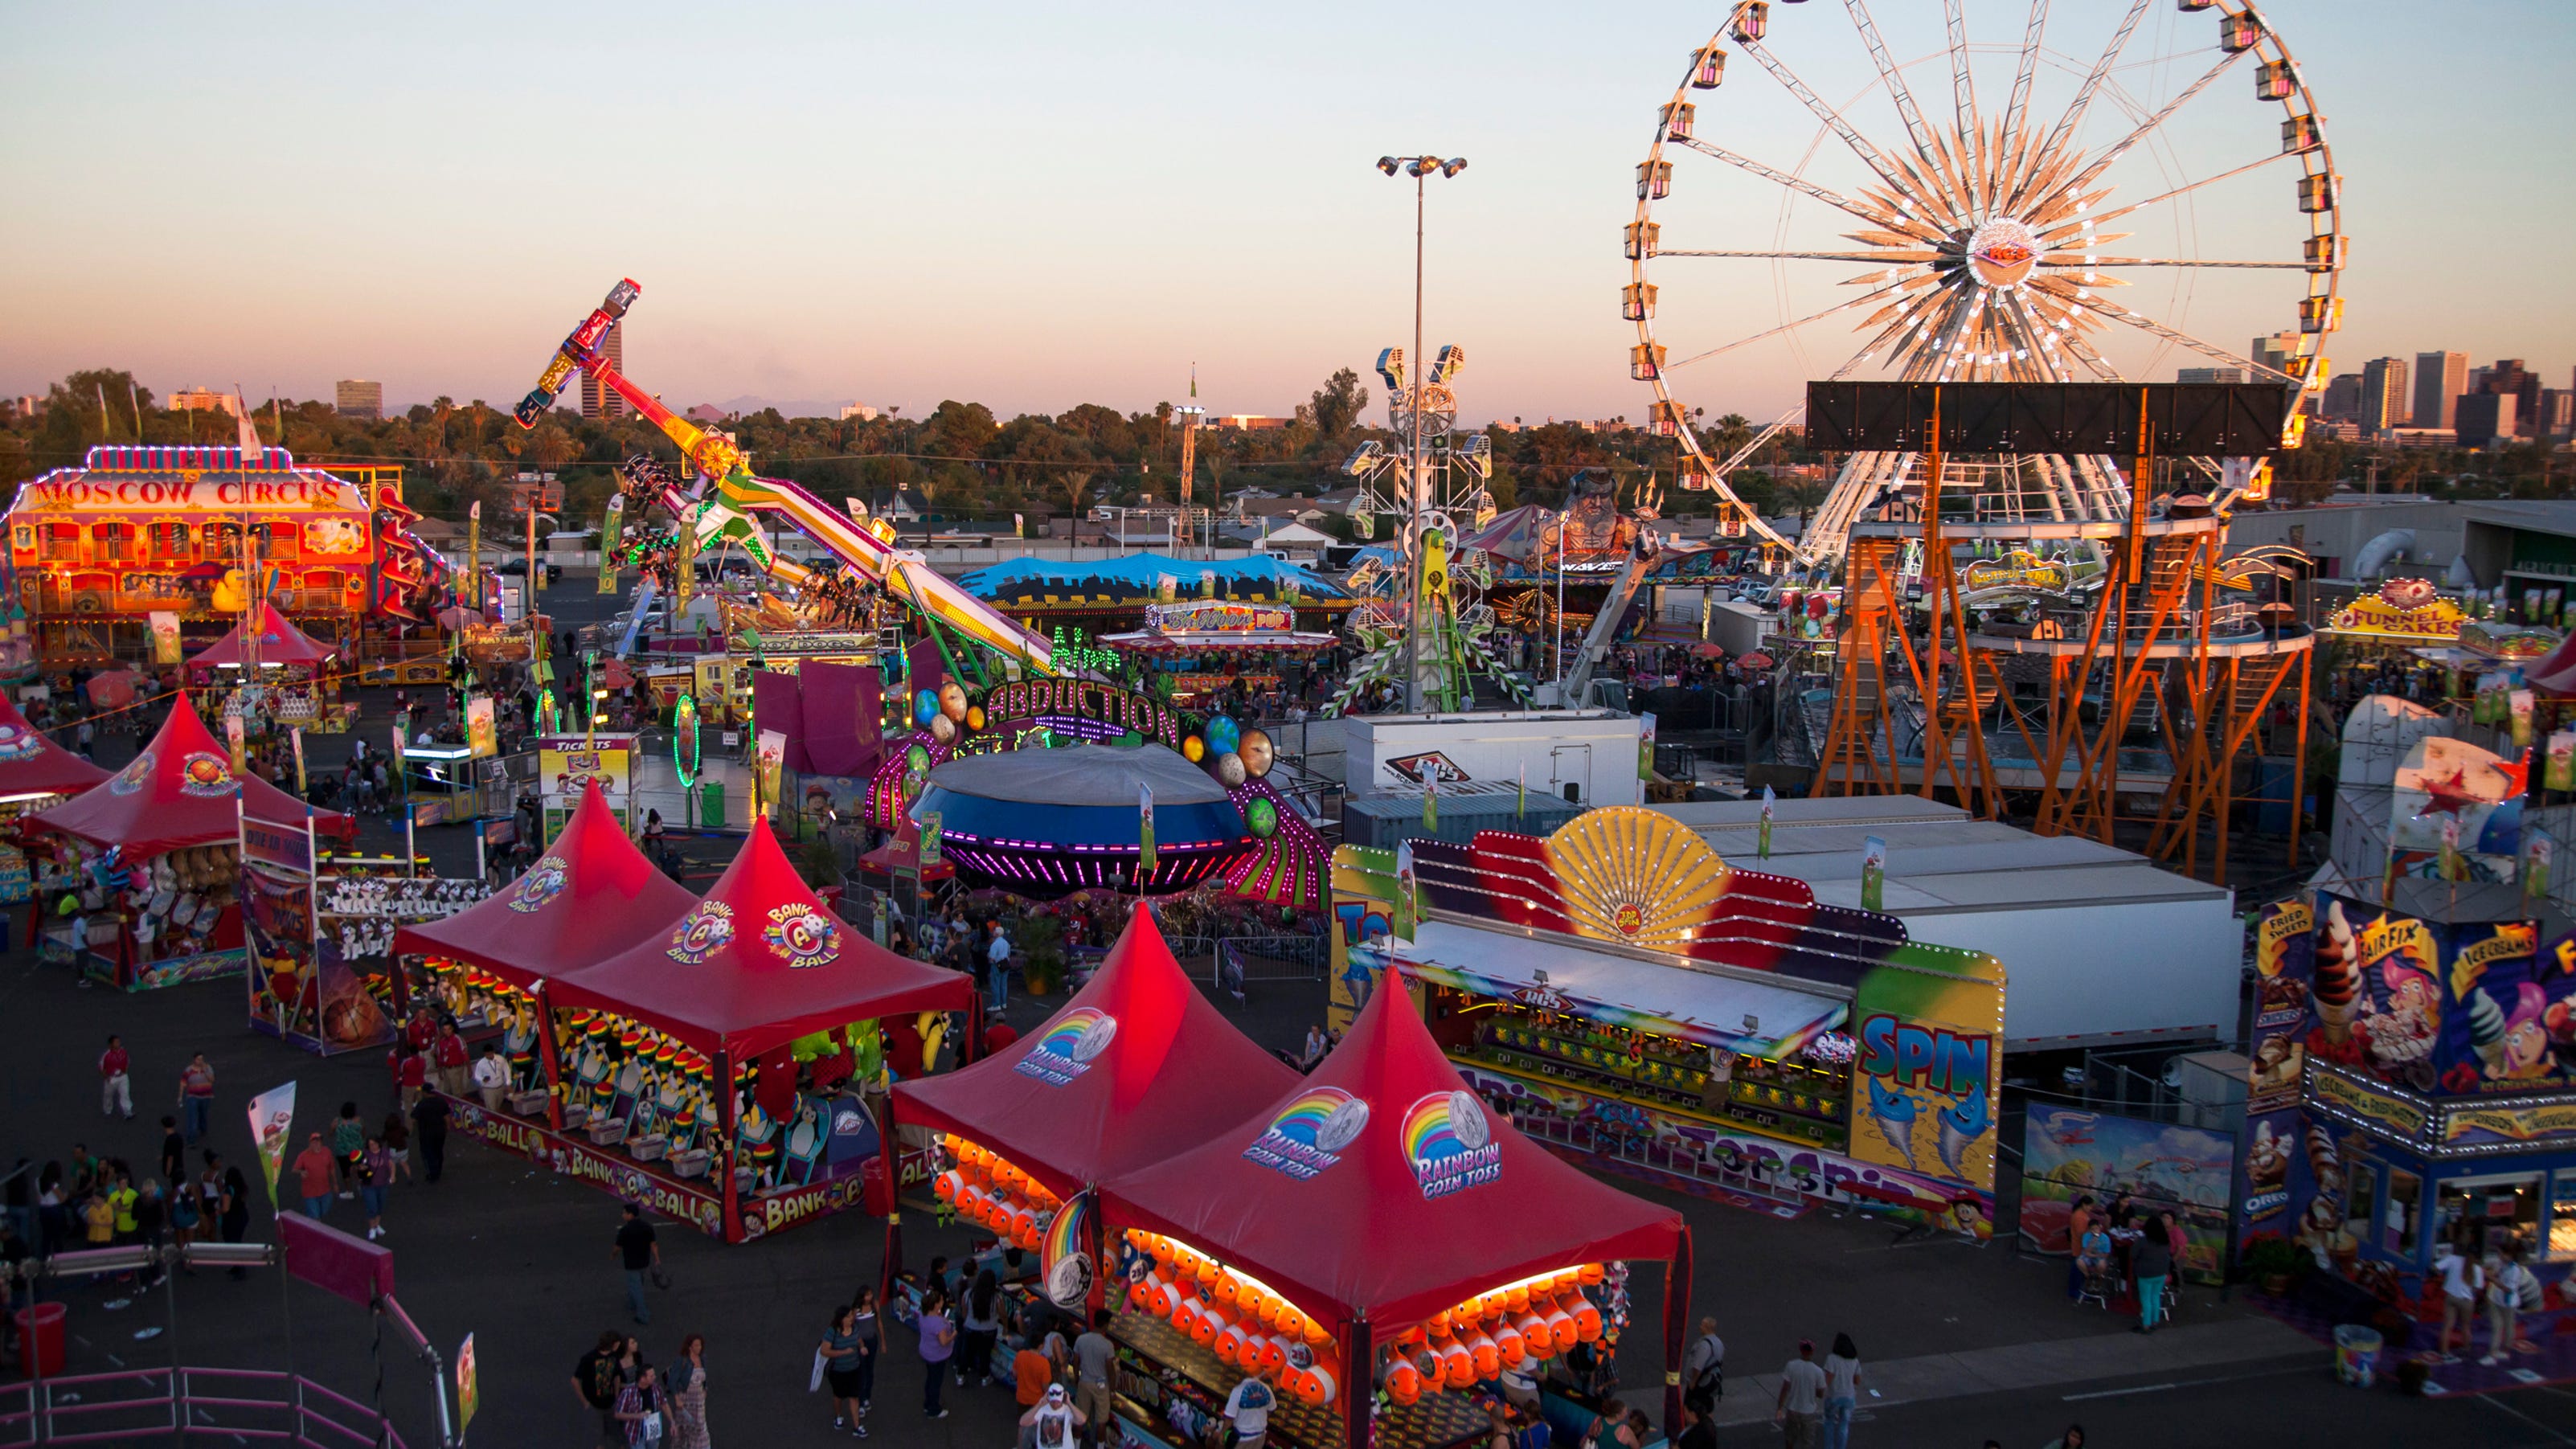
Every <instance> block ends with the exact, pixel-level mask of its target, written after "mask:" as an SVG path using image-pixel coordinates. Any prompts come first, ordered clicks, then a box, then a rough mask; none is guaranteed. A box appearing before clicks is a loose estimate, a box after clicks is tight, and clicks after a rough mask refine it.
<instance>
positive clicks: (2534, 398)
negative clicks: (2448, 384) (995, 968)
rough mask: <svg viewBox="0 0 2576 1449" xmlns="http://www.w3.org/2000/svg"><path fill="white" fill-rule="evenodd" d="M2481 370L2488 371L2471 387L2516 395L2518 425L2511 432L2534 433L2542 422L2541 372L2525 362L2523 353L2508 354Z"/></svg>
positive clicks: (2514, 411) (2509, 395)
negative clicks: (2510, 355)
mask: <svg viewBox="0 0 2576 1449" xmlns="http://www.w3.org/2000/svg"><path fill="white" fill-rule="evenodd" d="M2480 370H2481V371H2482V372H2484V373H2485V374H2486V375H2485V376H2484V377H2482V378H2480V379H2478V380H2477V382H2476V383H2475V384H2473V385H2472V386H2471V387H2470V389H2469V390H2470V391H2471V392H2491V393H2501V394H2503V395H2504V396H2506V397H2510V398H2512V399H2513V400H2514V409H2513V415H2512V416H2513V422H2514V427H2513V428H2511V429H2508V430H2507V432H2508V434H2510V433H2514V432H2519V433H2520V434H2521V435H2522V436H2524V437H2529V436H2531V431H2532V429H2533V428H2535V427H2537V426H2538V425H2539V424H2540V374H2539V373H2536V372H2534V371H2532V370H2531V369H2530V368H2527V367H2525V366H2523V365H2522V359H2521V358H2519V357H2507V358H2504V359H2502V360H2500V361H2498V362H2497V363H2496V364H2495V366H2493V367H2488V368H2482V369H2480Z"/></svg>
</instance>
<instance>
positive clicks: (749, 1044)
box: [546, 821, 975, 1061]
mask: <svg viewBox="0 0 2576 1449" xmlns="http://www.w3.org/2000/svg"><path fill="white" fill-rule="evenodd" d="M546 994H547V996H548V998H549V999H550V1000H552V1001H553V1002H554V1003H555V1004H556V1005H558V1006H589V1007H597V1008H601V1009H604V1010H608V1011H614V1012H617V1013H619V1014H620V1015H623V1016H631V1017H633V1018H635V1019H636V1020H637V1021H640V1022H643V1023H644V1024H645V1025H647V1026H650V1027H653V1028H655V1029H657V1030H660V1031H665V1032H668V1033H670V1034H671V1035H673V1036H675V1037H677V1038H679V1039H680V1040H681V1041H682V1042H685V1043H686V1044H688V1045H690V1046H693V1047H695V1048H697V1049H698V1050H699V1051H702V1052H705V1053H707V1054H709V1055H713V1054H714V1053H716V1052H718V1051H730V1052H732V1053H733V1054H734V1059H735V1060H737V1061H740V1060H742V1059H744V1058H747V1057H751V1056H756V1055H758V1054H759V1053H761V1052H764V1051H767V1050H769V1049H770V1048H771V1047H776V1046H784V1045H785V1044H787V1043H788V1042H791V1041H794V1040H795V1039H796V1038H798V1037H800V1036H806V1035H810V1034H811V1033H814V1032H818V1031H825V1030H829V1029H831V1028H833V1027H840V1026H846V1025H848V1024H850V1023H851V1022H854V1021H866V1020H869V1019H871V1018H874V1017H880V1016H891V1015H894V1014H896V1013H898V1012H911V1011H969V1010H972V1009H973V1004H974V994H975V993H974V987H973V984H972V983H971V982H969V981H968V980H967V979H966V977H965V976H964V974H962V973H960V972H956V971H948V970H943V969H941V968H939V967H937V966H929V965H925V964H923V963H921V962H919V961H908V960H905V959H904V958H903V957H901V956H898V955H896V954H894V953H893V952H891V951H888V950H887V949H885V948H884V947H883V946H880V945H878V944H876V943H875V942H873V941H869V940H866V939H864V938H862V937H860V936H859V935H858V934H856V933H855V932H853V931H851V930H850V928H849V927H847V926H844V925H842V924H841V923H840V921H838V920H837V919H835V918H834V917H833V915H832V913H831V912H830V911H828V910H826V909H825V908H824V907H823V904H822V902H820V901H818V900H816V899H815V897H814V893H813V892H812V891H810V890H808V889H806V887H805V882H804V881H803V880H801V879H799V878H798V877H797V874H796V869H795V867H793V866H791V865H789V864H788V863H787V854H786V852H784V851H782V850H780V849H779V847H778V837H777V835H776V833H775V832H773V831H772V830H771V829H770V828H769V825H768V823H767V822H766V821H763V822H761V823H760V824H758V825H757V826H756V827H755V828H754V829H753V830H752V832H751V836H750V838H749V839H748V840H747V841H746V842H745V843H744V845H743V848H742V852H741V853H740V854H739V855H736V856H735V857H734V858H733V864H732V865H730V866H727V867H726V868H725V873H724V874H723V875H722V876H720V877H718V878H717V880H716V883H715V886H714V888H713V889H711V890H709V891H708V892H707V898H706V899H705V900H703V901H700V902H698V903H697V904H696V905H694V906H692V907H690V908H689V910H688V912H687V913H686V914H685V915H682V916H681V917H679V919H678V920H677V921H673V920H671V919H669V918H667V917H665V918H662V922H661V925H660V926H659V928H657V929H656V931H655V932H654V933H653V934H652V935H649V936H647V937H645V938H644V940H643V941H642V942H641V943H640V944H637V945H634V946H630V947H628V948H627V949H626V950H623V951H620V952H618V953H617V954H616V955H613V956H610V957H609V958H608V959H606V960H604V961H600V962H597V963H596V964H593V965H589V966H585V967H582V968H581V969H579V970H577V971H570V972H567V973H565V974H564V975H561V976H558V977H556V978H555V979H554V980H552V981H551V982H549V983H548V984H547V987H546Z"/></svg>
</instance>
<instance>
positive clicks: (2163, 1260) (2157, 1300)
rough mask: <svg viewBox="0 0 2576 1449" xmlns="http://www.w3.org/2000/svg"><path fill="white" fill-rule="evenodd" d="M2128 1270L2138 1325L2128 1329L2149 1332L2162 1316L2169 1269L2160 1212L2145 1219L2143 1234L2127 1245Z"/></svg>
mask: <svg viewBox="0 0 2576 1449" xmlns="http://www.w3.org/2000/svg"><path fill="white" fill-rule="evenodd" d="M2129 1272H2130V1275H2131V1276H2132V1277H2135V1278H2136V1279H2137V1280H2138V1326H2137V1327H2136V1328H2133V1329H2131V1330H2130V1332H2132V1333H2153V1332H2155V1331H2156V1322H2157V1320H2158V1319H2160V1318H2161V1317H2162V1316H2163V1309H2164V1298H2165V1279H2166V1278H2167V1277H2168V1276H2169V1275H2171V1274H2172V1272H2173V1245H2172V1243H2171V1241H2170V1240H2169V1239H2168V1238H2167V1237H2166V1236H2165V1219H2164V1214H2162V1213H2157V1214H2155V1215H2153V1216H2151V1217H2149V1218H2148V1219H2147V1221H2146V1227H2145V1236H2144V1237H2141V1238H2139V1239H2138V1241H2137V1242H2136V1243H2134V1244H2132V1245H2130V1248H2129Z"/></svg>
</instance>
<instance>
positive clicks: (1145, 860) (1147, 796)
mask: <svg viewBox="0 0 2576 1449" xmlns="http://www.w3.org/2000/svg"><path fill="white" fill-rule="evenodd" d="M1136 845H1137V850H1136V876H1137V880H1136V886H1137V889H1138V890H1139V891H1140V892H1141V891H1142V890H1143V889H1144V885H1145V881H1144V877H1146V876H1148V875H1150V874H1152V873H1153V870H1154V787H1153V786H1151V785H1148V784H1146V783H1145V782H1144V781H1142V780H1139V781H1137V782H1136Z"/></svg>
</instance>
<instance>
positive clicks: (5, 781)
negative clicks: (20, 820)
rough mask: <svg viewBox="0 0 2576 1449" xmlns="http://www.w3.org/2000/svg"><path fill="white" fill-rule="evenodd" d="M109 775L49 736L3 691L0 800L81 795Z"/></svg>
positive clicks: (0, 718) (0, 717)
mask: <svg viewBox="0 0 2576 1449" xmlns="http://www.w3.org/2000/svg"><path fill="white" fill-rule="evenodd" d="M106 778H107V771H105V770H102V769H100V768H99V767H98V766H96V765H93V764H91V763H90V762H89V761H87V760H84V759H82V758H81V757H80V756H78V755H75V754H73V753H72V752H71V751H69V750H67V749H64V748H63V747H62V746H60V745H58V744H55V743H54V742H53V741H52V740H49V739H47V738H45V736H44V733H43V732H42V731H40V730H38V729H36V728H35V727H34V726H33V725H30V724H28V723H27V717H26V716H25V715H23V714H20V713H19V712H18V706H17V704H16V703H15V702H14V701H12V700H11V699H10V698H9V697H8V696H7V695H5V694H0V800H14V799H19V798H22V797H24V796H29V795H77V794H79V793H80V792H81V791H83V790H86V789H88V788H89V787H91V786H92V785H95V784H97V783H98V782H100V781H101V780H104V779H106Z"/></svg>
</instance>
